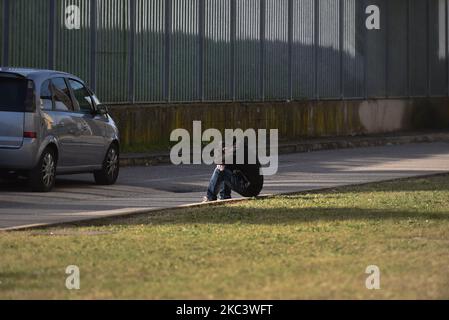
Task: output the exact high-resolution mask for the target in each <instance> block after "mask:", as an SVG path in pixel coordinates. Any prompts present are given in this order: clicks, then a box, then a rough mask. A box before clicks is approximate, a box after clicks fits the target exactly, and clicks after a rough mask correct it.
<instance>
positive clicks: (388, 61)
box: [383, 1, 390, 98]
mask: <svg viewBox="0 0 449 320" xmlns="http://www.w3.org/2000/svg"><path fill="white" fill-rule="evenodd" d="M389 3H390V2H389V1H386V3H385V13H384V15H383V16H384V19H385V96H386V97H387V98H388V97H389V96H390V94H389V87H390V82H389V69H390V68H389V66H390V57H389V55H388V52H389V50H388V49H389V48H388V44H389V40H390V37H389V33H390V30H389V29H390V23H389V21H388V17H389V13H390V6H389Z"/></svg>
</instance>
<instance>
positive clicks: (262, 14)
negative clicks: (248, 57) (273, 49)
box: [260, 0, 266, 101]
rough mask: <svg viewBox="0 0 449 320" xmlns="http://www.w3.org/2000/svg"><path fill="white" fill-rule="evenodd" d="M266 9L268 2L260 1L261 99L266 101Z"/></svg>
mask: <svg viewBox="0 0 449 320" xmlns="http://www.w3.org/2000/svg"><path fill="white" fill-rule="evenodd" d="M265 8H266V1H265V0H260V99H261V100H262V101H264V100H265V11H266V10H265Z"/></svg>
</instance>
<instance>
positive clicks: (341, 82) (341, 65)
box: [338, 0, 345, 99]
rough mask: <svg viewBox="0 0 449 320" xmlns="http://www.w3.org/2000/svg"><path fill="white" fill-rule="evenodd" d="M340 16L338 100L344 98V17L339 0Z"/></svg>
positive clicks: (342, 4)
mask: <svg viewBox="0 0 449 320" xmlns="http://www.w3.org/2000/svg"><path fill="white" fill-rule="evenodd" d="M339 11H340V15H339V24H338V26H339V36H340V39H339V40H340V43H339V46H340V98H341V99H344V96H345V87H344V77H343V70H344V69H343V65H344V59H343V58H344V55H343V50H344V42H343V37H344V25H343V21H344V19H343V16H344V1H343V0H340V10H339Z"/></svg>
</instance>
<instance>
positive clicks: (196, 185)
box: [0, 143, 449, 230]
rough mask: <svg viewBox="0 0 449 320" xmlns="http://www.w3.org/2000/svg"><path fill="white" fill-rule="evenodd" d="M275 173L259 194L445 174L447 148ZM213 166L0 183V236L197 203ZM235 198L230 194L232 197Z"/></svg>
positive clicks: (301, 163) (325, 155) (353, 157)
mask: <svg viewBox="0 0 449 320" xmlns="http://www.w3.org/2000/svg"><path fill="white" fill-rule="evenodd" d="M279 162H280V163H279V172H278V174H277V175H275V176H272V177H266V181H265V186H264V189H263V192H262V193H263V194H280V193H288V192H295V191H303V190H314V189H320V188H328V187H336V186H341V185H350V184H359V183H365V182H374V181H382V180H389V179H394V178H402V177H412V176H420V175H428V174H434V173H441V172H448V171H449V144H447V143H422V144H409V145H401V146H385V147H372V148H358V149H344V150H331V151H318V152H312V153H300V154H290V155H284V156H281V157H280V159H279ZM212 170H213V167H211V166H204V165H191V166H170V165H165V166H154V167H128V168H122V169H121V174H120V178H119V181H118V183H117V184H116V185H114V186H107V187H105V186H96V185H95V184H94V182H93V177H92V175H74V176H61V177H59V178H58V180H57V183H56V189H55V191H54V192H51V193H46V194H39V193H31V192H28V191H27V189H26V185H24V183H23V182H20V181H19V182H9V181H1V180H0V230H2V229H7V228H12V227H21V226H29V225H40V224H48V223H58V222H70V221H78V220H84V219H91V218H97V217H105V216H112V215H120V214H124V213H132V212H146V211H149V210H154V209H158V208H169V207H176V206H180V205H187V204H193V203H198V202H200V201H201V199H202V197H203V196H204V193H205V189H206V186H207V183H208V179H209V177H210V174H211V173H212ZM234 196H236V195H235V194H234Z"/></svg>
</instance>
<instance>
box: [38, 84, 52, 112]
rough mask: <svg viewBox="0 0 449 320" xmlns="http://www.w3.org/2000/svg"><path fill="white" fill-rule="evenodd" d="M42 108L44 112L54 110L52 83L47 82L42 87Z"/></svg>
mask: <svg viewBox="0 0 449 320" xmlns="http://www.w3.org/2000/svg"><path fill="white" fill-rule="evenodd" d="M40 98H41V106H42V110H46V111H51V110H53V100H52V96H51V81H50V80H47V81H45V82H44V83H43V84H42V86H41V97H40Z"/></svg>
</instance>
